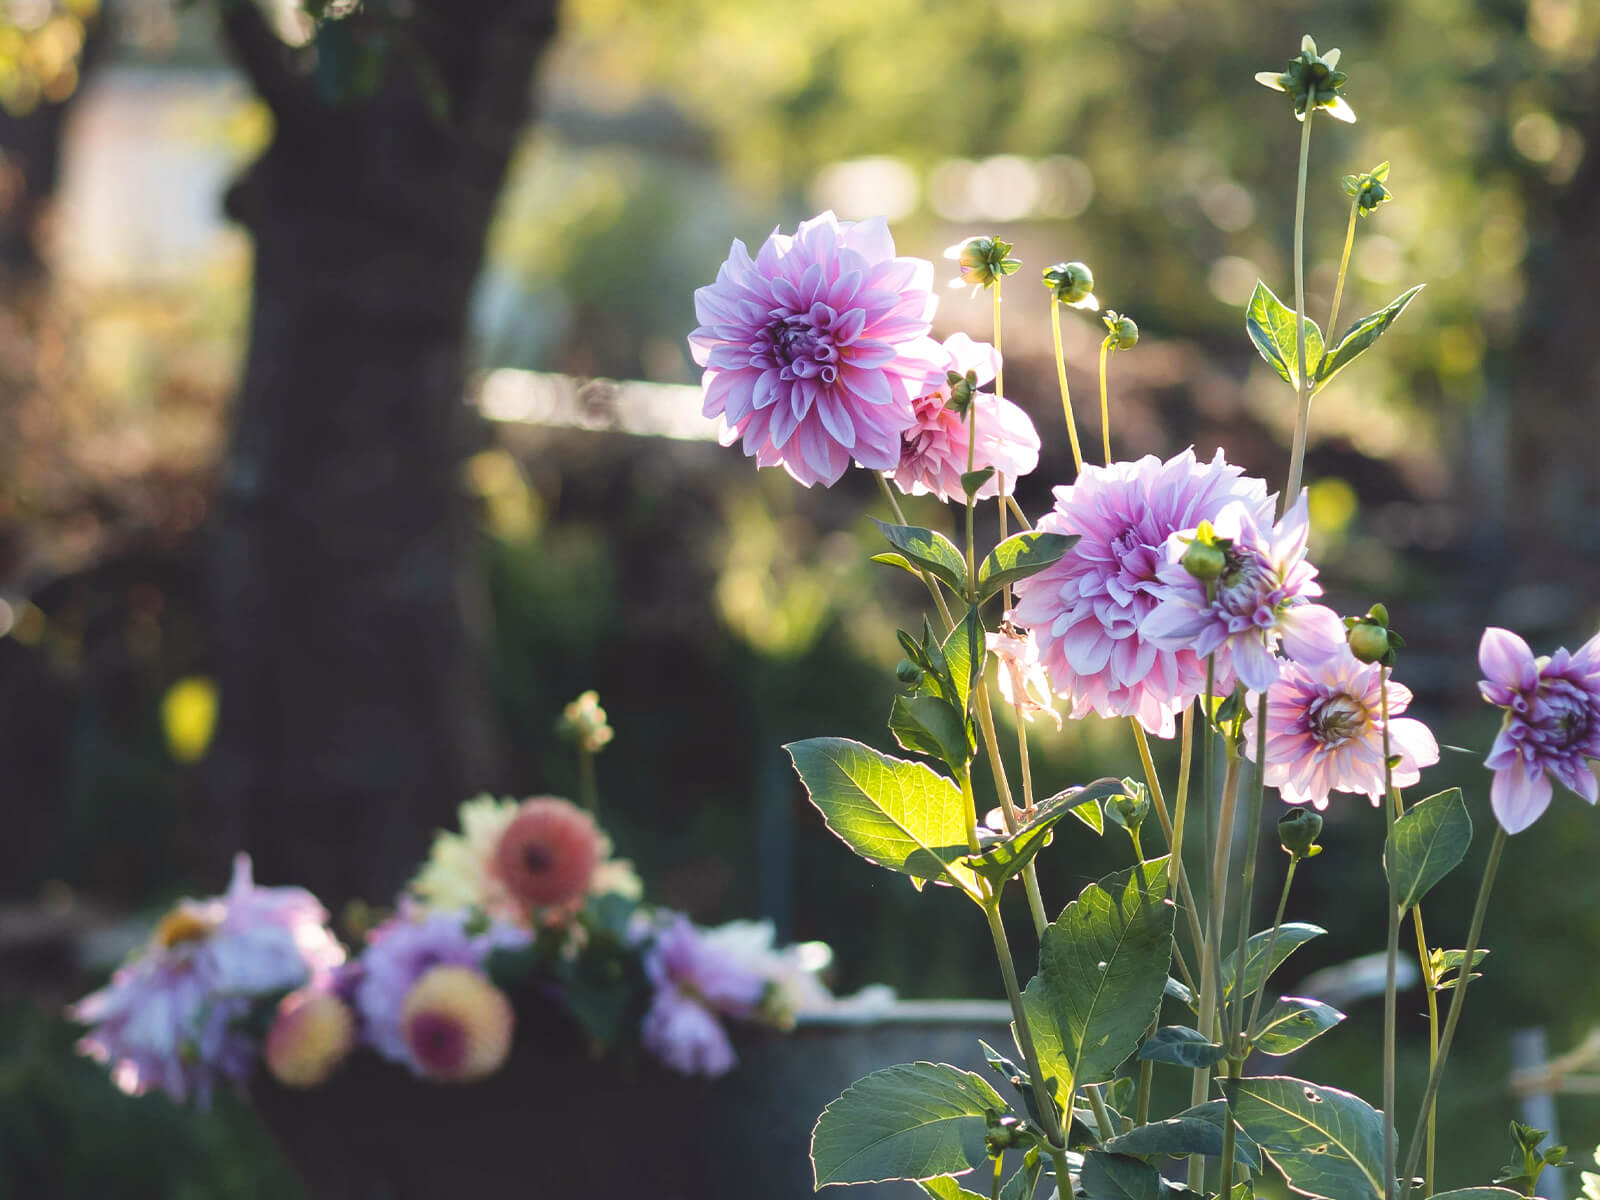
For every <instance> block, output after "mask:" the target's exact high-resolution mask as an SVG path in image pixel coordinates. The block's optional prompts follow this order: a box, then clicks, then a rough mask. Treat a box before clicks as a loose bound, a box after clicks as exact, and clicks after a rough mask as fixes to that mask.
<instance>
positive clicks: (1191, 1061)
mask: <svg viewBox="0 0 1600 1200" xmlns="http://www.w3.org/2000/svg"><path fill="white" fill-rule="evenodd" d="M1227 1053H1228V1051H1227V1049H1226V1048H1225V1047H1224V1046H1223V1045H1222V1044H1221V1043H1220V1042H1213V1041H1212V1040H1211V1039H1210V1038H1208V1037H1206V1035H1205V1034H1203V1033H1201V1032H1200V1031H1199V1030H1198V1029H1190V1028H1189V1027H1188V1026H1187V1025H1163V1026H1162V1027H1161V1028H1160V1029H1158V1030H1156V1031H1155V1032H1154V1033H1153V1034H1151V1035H1150V1036H1149V1037H1147V1038H1146V1039H1145V1042H1144V1045H1142V1046H1140V1047H1139V1061H1140V1062H1159V1063H1171V1064H1172V1065H1173V1066H1176V1067H1190V1068H1193V1067H1209V1066H1212V1065H1214V1064H1216V1063H1219V1062H1221V1061H1222V1060H1223V1058H1225V1057H1226V1056H1227Z"/></svg>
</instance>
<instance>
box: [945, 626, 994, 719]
mask: <svg viewBox="0 0 1600 1200" xmlns="http://www.w3.org/2000/svg"><path fill="white" fill-rule="evenodd" d="M943 650H944V657H945V665H946V667H947V669H948V670H949V672H950V678H951V680H952V681H953V682H954V684H955V689H956V707H957V708H959V709H960V710H961V711H962V712H964V713H966V712H971V711H972V708H971V706H970V705H969V704H968V703H967V697H968V696H970V695H971V694H972V689H973V687H974V686H976V685H977V682H978V676H980V675H981V674H983V655H984V646H983V618H981V617H980V616H979V615H978V609H977V606H976V605H974V606H973V607H972V608H969V609H967V615H966V616H965V617H963V618H962V619H961V620H959V621H957V622H956V627H955V628H954V629H952V630H951V631H950V632H949V633H948V634H946V635H945V639H944V643H943Z"/></svg>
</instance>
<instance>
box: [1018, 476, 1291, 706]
mask: <svg viewBox="0 0 1600 1200" xmlns="http://www.w3.org/2000/svg"><path fill="white" fill-rule="evenodd" d="M1055 497H1056V504H1055V508H1054V509H1053V510H1052V511H1051V512H1049V513H1047V514H1046V515H1045V516H1044V517H1043V518H1042V519H1041V520H1040V521H1039V524H1038V528H1039V529H1041V530H1043V531H1045V532H1048V533H1065V534H1078V535H1079V536H1080V540H1079V542H1078V543H1077V545H1075V546H1074V547H1073V548H1072V551H1071V552H1070V553H1069V554H1067V555H1065V556H1063V557H1062V558H1061V560H1060V561H1059V562H1056V563H1054V564H1053V565H1051V566H1049V567H1047V568H1045V570H1043V571H1041V572H1039V573H1038V574H1037V575H1034V576H1032V577H1030V578H1028V579H1024V580H1021V581H1020V582H1018V584H1017V585H1016V591H1017V604H1016V608H1015V609H1014V611H1013V616H1014V618H1015V620H1016V621H1017V623H1018V624H1019V625H1022V626H1024V627H1026V628H1028V629H1030V630H1031V631H1032V632H1033V635H1034V637H1035V638H1036V639H1037V640H1038V643H1039V655H1040V659H1041V661H1042V662H1043V663H1044V665H1045V667H1046V668H1047V669H1048V670H1049V672H1050V680H1051V682H1052V683H1053V684H1054V686H1055V689H1056V692H1057V694H1058V695H1061V696H1063V697H1065V698H1066V699H1068V700H1070V701H1071V702H1072V716H1073V717H1074V718H1077V717H1081V716H1083V715H1084V714H1085V713H1087V712H1089V711H1090V710H1091V709H1092V710H1094V711H1095V712H1097V713H1099V714H1100V715H1101V716H1103V717H1137V718H1138V720H1139V722H1140V724H1142V725H1143V726H1144V727H1145V728H1146V729H1147V730H1149V731H1150V732H1151V733H1154V734H1157V735H1159V736H1161V737H1170V736H1172V733H1173V731H1174V729H1175V719H1176V716H1177V712H1178V710H1179V709H1181V708H1183V707H1185V706H1186V705H1188V704H1189V702H1190V701H1192V700H1193V699H1194V698H1195V697H1196V696H1198V695H1200V694H1201V693H1202V692H1203V691H1205V681H1206V666H1205V660H1204V659H1203V658H1201V657H1200V656H1198V655H1196V654H1195V652H1194V651H1193V650H1192V649H1188V648H1181V647H1180V648H1170V647H1163V646H1159V645H1157V644H1156V643H1155V642H1154V641H1152V640H1151V639H1150V638H1148V637H1146V636H1145V635H1144V632H1143V628H1144V622H1145V620H1146V619H1147V618H1148V617H1149V615H1150V613H1151V612H1152V611H1153V610H1154V608H1155V606H1156V603H1157V600H1158V597H1159V594H1160V589H1161V587H1162V584H1161V582H1160V580H1159V579H1158V578H1157V571H1158V569H1159V568H1160V566H1161V564H1162V563H1163V562H1164V561H1165V560H1166V545H1167V539H1168V538H1169V537H1171V536H1172V535H1173V534H1174V533H1177V532H1179V531H1181V530H1186V529H1193V528H1194V527H1195V526H1197V525H1198V524H1199V523H1200V522H1201V521H1205V520H1211V519H1212V518H1214V517H1216V516H1217V514H1218V513H1220V512H1221V511H1222V509H1223V507H1224V506H1225V505H1226V504H1227V503H1228V502H1229V501H1230V500H1238V501H1241V502H1243V503H1244V504H1245V505H1246V506H1247V507H1248V509H1249V510H1250V511H1251V512H1252V513H1253V514H1254V515H1255V517H1256V519H1257V521H1258V522H1267V523H1270V521H1271V519H1272V516H1271V514H1272V501H1271V500H1270V499H1269V498H1268V496H1267V485H1266V484H1265V483H1263V482H1261V481H1260V480H1259V479H1249V478H1246V477H1245V476H1244V474H1243V472H1242V471H1241V470H1240V469H1239V468H1238V467H1235V466H1231V465H1229V464H1228V463H1227V462H1226V461H1224V459H1223V457H1222V452H1221V451H1220V450H1219V451H1218V452H1217V455H1216V457H1215V458H1214V459H1212V461H1211V462H1209V463H1205V464H1202V463H1200V462H1199V461H1198V460H1197V459H1196V458H1195V454H1194V450H1193V449H1192V448H1191V449H1188V450H1185V451H1184V452H1183V453H1181V454H1178V455H1174V456H1173V457H1172V458H1170V459H1168V460H1167V461H1166V462H1162V461H1161V460H1160V459H1158V458H1156V457H1155V456H1154V455H1147V456H1146V457H1144V458H1142V459H1140V460H1139V461H1138V462H1121V463H1113V464H1112V465H1111V466H1109V467H1099V466H1094V465H1090V464H1086V465H1085V466H1084V468H1083V472H1082V474H1080V475H1079V476H1078V478H1077V481H1076V482H1074V483H1072V484H1071V485H1069V486H1065V487H1058V488H1056V489H1055Z"/></svg>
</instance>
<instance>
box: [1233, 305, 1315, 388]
mask: <svg viewBox="0 0 1600 1200" xmlns="http://www.w3.org/2000/svg"><path fill="white" fill-rule="evenodd" d="M1244 329H1245V332H1246V333H1248V334H1249V335H1250V340H1251V341H1252V342H1254V343H1255V347H1256V350H1257V351H1259V352H1260V354H1261V357H1262V358H1264V359H1266V360H1267V365H1268V366H1270V367H1272V369H1273V370H1275V371H1277V372H1278V375H1279V376H1280V377H1281V378H1282V379H1283V381H1284V382H1285V383H1287V384H1288V385H1289V386H1290V387H1292V388H1294V389H1295V390H1297V391H1298V390H1299V388H1300V372H1299V364H1300V345H1299V338H1298V334H1297V332H1296V322H1295V314H1294V309H1292V308H1289V307H1288V306H1287V305H1285V304H1284V302H1283V301H1282V300H1279V299H1278V298H1277V297H1276V296H1274V295H1273V294H1272V289H1271V288H1269V287H1268V286H1267V285H1266V284H1264V283H1261V282H1259V281H1258V282H1257V283H1256V290H1255V292H1254V293H1253V294H1252V295H1251V297H1250V305H1249V307H1248V308H1246V309H1245V314H1244ZM1321 358H1322V330H1320V329H1318V328H1317V323H1316V322H1315V321H1313V320H1312V319H1311V318H1310V317H1309V316H1308V317H1307V318H1306V364H1307V366H1308V368H1309V369H1310V370H1311V373H1312V377H1313V378H1315V376H1316V371H1315V368H1316V365H1317V363H1318V361H1319V360H1321Z"/></svg>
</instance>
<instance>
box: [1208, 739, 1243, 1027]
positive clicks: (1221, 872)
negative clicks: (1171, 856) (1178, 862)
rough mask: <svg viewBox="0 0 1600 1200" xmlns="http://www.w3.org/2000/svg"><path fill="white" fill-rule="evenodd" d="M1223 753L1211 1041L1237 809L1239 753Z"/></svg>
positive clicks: (1229, 746) (1215, 857)
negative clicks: (1215, 974)
mask: <svg viewBox="0 0 1600 1200" xmlns="http://www.w3.org/2000/svg"><path fill="white" fill-rule="evenodd" d="M1225 749H1226V750H1227V761H1226V763H1225V764H1224V766H1223V771H1222V804H1221V807H1220V808H1219V810H1218V814H1217V840H1216V844H1215V847H1214V849H1213V851H1212V858H1211V916H1210V918H1209V919H1208V920H1207V922H1206V940H1207V941H1208V942H1211V943H1213V947H1214V948H1213V950H1212V954H1211V961H1212V963H1213V964H1215V967H1216V972H1217V977H1216V980H1215V984H1216V994H1215V996H1214V997H1213V1000H1214V1003H1213V1005H1212V1013H1211V1018H1210V1020H1209V1021H1208V1022H1207V1023H1206V1024H1205V1025H1204V1026H1203V1028H1202V1029H1201V1032H1202V1033H1204V1034H1205V1035H1206V1036H1207V1037H1215V1035H1216V1032H1217V1030H1216V1028H1215V1027H1214V1023H1215V1022H1216V1021H1217V1020H1218V1019H1219V1015H1220V1014H1219V1010H1221V1009H1222V1008H1223V1007H1224V1006H1225V1004H1226V997H1225V996H1223V994H1222V991H1223V982H1222V930H1223V924H1224V923H1225V921H1226V918H1227V912H1228V863H1229V862H1230V861H1231V859H1232V857H1233V854H1232V851H1233V824H1234V818H1235V817H1236V815H1237V813H1238V808H1239V752H1238V750H1237V749H1236V748H1235V747H1234V745H1233V743H1232V741H1231V740H1230V741H1229V742H1228V743H1226V745H1225ZM1239 967H1240V971H1241V973H1240V979H1239V980H1237V981H1236V983H1239V982H1242V981H1243V967H1244V962H1243V960H1242V958H1241V961H1240V963H1239Z"/></svg>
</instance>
